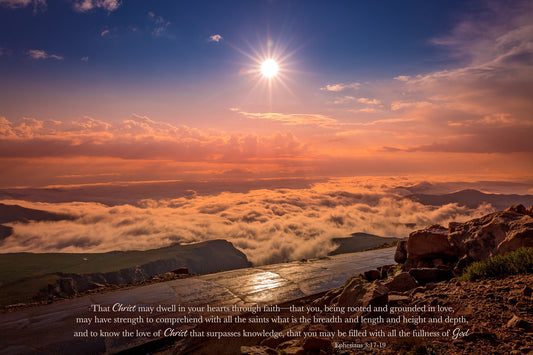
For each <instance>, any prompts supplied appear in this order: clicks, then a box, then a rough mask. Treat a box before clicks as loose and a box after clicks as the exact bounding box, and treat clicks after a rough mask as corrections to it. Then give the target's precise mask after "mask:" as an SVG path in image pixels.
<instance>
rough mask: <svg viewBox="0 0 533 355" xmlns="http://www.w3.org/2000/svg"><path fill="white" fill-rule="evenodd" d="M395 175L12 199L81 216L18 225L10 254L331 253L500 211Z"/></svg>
mask: <svg viewBox="0 0 533 355" xmlns="http://www.w3.org/2000/svg"><path fill="white" fill-rule="evenodd" d="M405 184H406V181H395V180H394V179H381V180H379V179H338V180H330V181H328V182H325V183H317V184H314V185H312V186H310V187H308V188H300V189H298V188H294V189H256V190H251V191H248V192H243V193H236V192H222V193H218V194H215V195H204V196H202V195H198V194H194V193H191V194H189V195H188V196H185V197H180V198H175V199H167V200H165V199H163V200H155V199H143V200H140V201H137V202H136V203H135V204H122V205H116V206H108V205H104V204H100V203H94V202H68V203H44V202H29V201H21V200H3V201H2V202H3V203H6V204H18V205H21V206H24V207H29V208H36V209H41V210H47V211H53V212H61V213H67V214H70V215H73V216H76V217H78V218H76V219H75V220H69V221H59V222H30V223H26V224H24V223H11V224H9V225H10V226H12V227H14V234H13V235H11V236H10V237H8V238H6V239H5V240H4V241H3V243H2V251H3V252H4V253H6V252H23V251H24V252H106V251H112V250H146V249H153V248H159V247H163V246H168V245H170V244H172V243H182V244H187V243H195V242H201V241H205V240H212V239H225V240H228V241H230V242H232V243H233V245H234V246H235V247H236V248H238V249H240V250H241V251H243V252H244V253H245V254H246V255H247V257H248V258H249V260H250V261H251V262H252V263H254V264H256V265H261V264H269V263H276V262H285V261H290V260H299V259H302V258H314V257H321V256H325V255H327V254H328V252H330V251H332V250H333V249H335V247H336V245H335V244H334V243H332V242H331V239H332V238H339V237H349V236H350V234H351V233H355V232H366V233H372V234H376V235H379V236H384V237H407V236H408V235H409V233H410V232H412V231H413V230H416V229H420V228H424V227H425V226H428V225H431V224H442V225H445V226H446V225H447V224H448V223H449V222H450V221H466V220H469V219H471V218H475V217H479V216H482V215H484V214H487V213H490V212H493V211H494V208H493V207H492V206H491V205H489V204H481V205H479V206H478V207H477V208H467V207H464V206H459V205H457V204H455V203H451V204H446V205H443V206H426V205H422V204H420V203H418V202H415V201H413V200H411V199H408V198H406V197H405V195H406V194H407V192H406V191H405V190H403V189H401V188H398V187H399V186H401V185H403V186H405Z"/></svg>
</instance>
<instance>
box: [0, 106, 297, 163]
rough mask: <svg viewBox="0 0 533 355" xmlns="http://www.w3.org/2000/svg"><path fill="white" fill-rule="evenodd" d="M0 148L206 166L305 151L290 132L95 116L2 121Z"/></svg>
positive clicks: (12, 153)
mask: <svg viewBox="0 0 533 355" xmlns="http://www.w3.org/2000/svg"><path fill="white" fill-rule="evenodd" d="M0 146H1V147H2V153H0V156H2V157H26V158H31V157H76V156H95V157H115V158H122V159H171V160H175V161H204V162H205V161H227V162H229V161H236V162H237V161H245V160H247V159H259V158H264V159H266V158H269V159H275V158H277V157H290V156H295V157H297V156H300V155H301V154H302V153H303V151H304V149H305V148H304V145H303V144H302V143H301V142H298V140H297V139H296V138H295V137H294V136H293V135H292V134H290V133H288V134H279V133H278V134H273V135H263V136H258V135H254V134H246V135H244V134H242V135H241V134H232V135H228V134H224V133H220V132H214V131H213V132H211V131H202V130H198V129H193V128H190V127H187V126H183V125H181V126H173V125H171V124H168V123H164V122H156V121H153V120H151V119H149V118H148V117H146V116H140V115H132V118H131V119H127V120H124V121H122V122H120V123H118V124H110V123H107V122H103V121H99V120H96V119H93V118H91V117H83V118H81V119H79V120H77V121H72V122H68V123H63V122H60V121H53V120H46V121H41V120H36V119H33V118H22V119H21V120H18V122H10V121H9V120H7V119H6V118H4V117H1V118H0ZM3 148H5V149H7V150H4V149H3Z"/></svg>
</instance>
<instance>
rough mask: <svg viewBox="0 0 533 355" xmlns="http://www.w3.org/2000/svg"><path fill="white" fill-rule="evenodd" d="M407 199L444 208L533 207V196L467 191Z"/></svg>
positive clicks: (499, 208) (415, 196) (409, 197)
mask: <svg viewBox="0 0 533 355" xmlns="http://www.w3.org/2000/svg"><path fill="white" fill-rule="evenodd" d="M406 198H408V199H411V200H413V201H416V202H420V203H422V204H424V205H432V206H442V205H446V204H449V203H457V204H459V205H462V206H466V207H469V208H476V207H478V206H479V205H481V204H483V203H490V204H491V205H492V206H494V207H495V208H496V209H498V210H503V209H505V208H507V207H508V206H511V205H518V204H522V205H525V206H530V205H533V195H516V194H511V195H506V194H486V193H483V192H481V191H477V190H473V189H467V190H461V191H458V192H454V193H450V194H444V195H428V194H412V195H409V196H407V197H406Z"/></svg>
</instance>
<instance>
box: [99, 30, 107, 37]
mask: <svg viewBox="0 0 533 355" xmlns="http://www.w3.org/2000/svg"><path fill="white" fill-rule="evenodd" d="M107 34H109V30H103V31H102V32H101V33H100V37H104V36H105V35H107Z"/></svg>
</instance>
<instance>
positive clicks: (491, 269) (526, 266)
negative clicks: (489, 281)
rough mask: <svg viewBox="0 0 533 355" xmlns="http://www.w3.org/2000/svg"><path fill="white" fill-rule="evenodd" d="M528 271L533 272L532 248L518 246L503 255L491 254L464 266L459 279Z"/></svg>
mask: <svg viewBox="0 0 533 355" xmlns="http://www.w3.org/2000/svg"><path fill="white" fill-rule="evenodd" d="M529 272H533V248H520V249H517V250H515V251H512V252H510V253H507V254H504V255H496V256H492V257H490V258H488V259H487V260H484V261H479V262H475V263H473V264H472V265H470V266H469V267H467V268H466V270H465V271H464V273H463V275H462V276H461V277H460V279H461V280H463V281H468V280H469V281H474V280H478V279H485V278H488V277H505V276H507V275H515V274H525V273H529Z"/></svg>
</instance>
